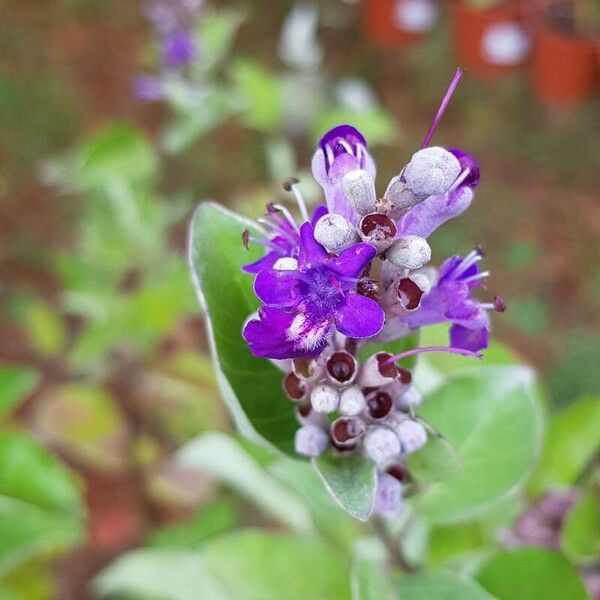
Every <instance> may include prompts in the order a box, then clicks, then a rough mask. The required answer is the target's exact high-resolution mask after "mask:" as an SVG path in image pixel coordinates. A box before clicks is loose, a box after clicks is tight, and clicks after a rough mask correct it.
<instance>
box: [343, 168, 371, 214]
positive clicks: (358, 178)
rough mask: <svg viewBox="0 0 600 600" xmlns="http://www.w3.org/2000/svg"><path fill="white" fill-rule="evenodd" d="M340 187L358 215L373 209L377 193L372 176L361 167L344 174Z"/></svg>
mask: <svg viewBox="0 0 600 600" xmlns="http://www.w3.org/2000/svg"><path fill="white" fill-rule="evenodd" d="M342 189H343V190H344V194H345V196H346V198H347V199H348V202H350V204H352V207H353V208H354V210H355V211H356V212H357V213H358V214H359V215H367V214H369V213H372V212H373V211H374V210H375V203H376V201H377V193H376V192H375V180H374V179H373V176H372V175H371V174H370V173H369V172H368V171H365V170H363V169H356V170H355V171H350V172H349V173H346V175H344V178H343V179H342Z"/></svg>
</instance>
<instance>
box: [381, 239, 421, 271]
mask: <svg viewBox="0 0 600 600" xmlns="http://www.w3.org/2000/svg"><path fill="white" fill-rule="evenodd" d="M385 256H386V258H387V259H388V260H389V261H390V262H392V263H393V264H395V265H396V266H398V267H404V268H405V269H409V270H410V271H414V270H415V269H420V268H421V267H424V266H425V265H426V264H427V263H428V262H429V261H430V260H431V248H430V247H429V244H428V243H427V240H426V239H425V238H422V237H419V236H418V235H405V236H402V237H401V238H398V240H396V242H394V244H393V245H392V246H391V247H390V248H388V250H387V252H386V253H385Z"/></svg>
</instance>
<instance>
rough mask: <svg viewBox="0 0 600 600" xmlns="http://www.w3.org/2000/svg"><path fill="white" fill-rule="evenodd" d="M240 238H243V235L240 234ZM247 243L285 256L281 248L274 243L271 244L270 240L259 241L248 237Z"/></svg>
mask: <svg viewBox="0 0 600 600" xmlns="http://www.w3.org/2000/svg"><path fill="white" fill-rule="evenodd" d="M242 236H243V234H242ZM242 241H244V238H243V237H242ZM247 241H248V242H252V243H253V244H260V245H261V246H266V247H267V248H271V250H275V252H277V253H278V254H285V252H284V250H283V248H282V247H281V246H278V245H277V244H276V243H275V242H272V241H271V240H261V239H259V238H255V237H252V236H250V235H249V236H248V238H247ZM244 245H245V244H244ZM246 249H247V247H246Z"/></svg>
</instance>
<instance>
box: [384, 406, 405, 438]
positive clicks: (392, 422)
mask: <svg viewBox="0 0 600 600" xmlns="http://www.w3.org/2000/svg"><path fill="white" fill-rule="evenodd" d="M408 418H409V417H408V416H407V415H405V414H404V413H401V412H398V411H395V410H393V411H392V412H390V414H389V415H388V416H387V417H385V419H383V424H384V425H385V426H386V427H389V428H390V429H391V430H392V431H393V432H394V433H395V434H396V435H398V431H399V430H400V424H401V423H404V421H406V419H408Z"/></svg>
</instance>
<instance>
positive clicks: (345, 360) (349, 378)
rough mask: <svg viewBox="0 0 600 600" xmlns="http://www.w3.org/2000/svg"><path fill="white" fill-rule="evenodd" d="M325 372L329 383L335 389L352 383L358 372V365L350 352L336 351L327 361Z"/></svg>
mask: <svg viewBox="0 0 600 600" xmlns="http://www.w3.org/2000/svg"><path fill="white" fill-rule="evenodd" d="M325 370H326V372H327V377H328V379H329V381H331V383H333V385H335V386H337V387H342V386H345V385H350V384H351V383H352V382H353V381H354V379H355V378H356V373H357V372H358V363H357V362H356V358H354V356H352V354H350V352H346V351H345V350H338V351H337V352H334V353H333V354H332V355H331V356H330V357H329V358H328V359H327V363H326V365H325Z"/></svg>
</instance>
